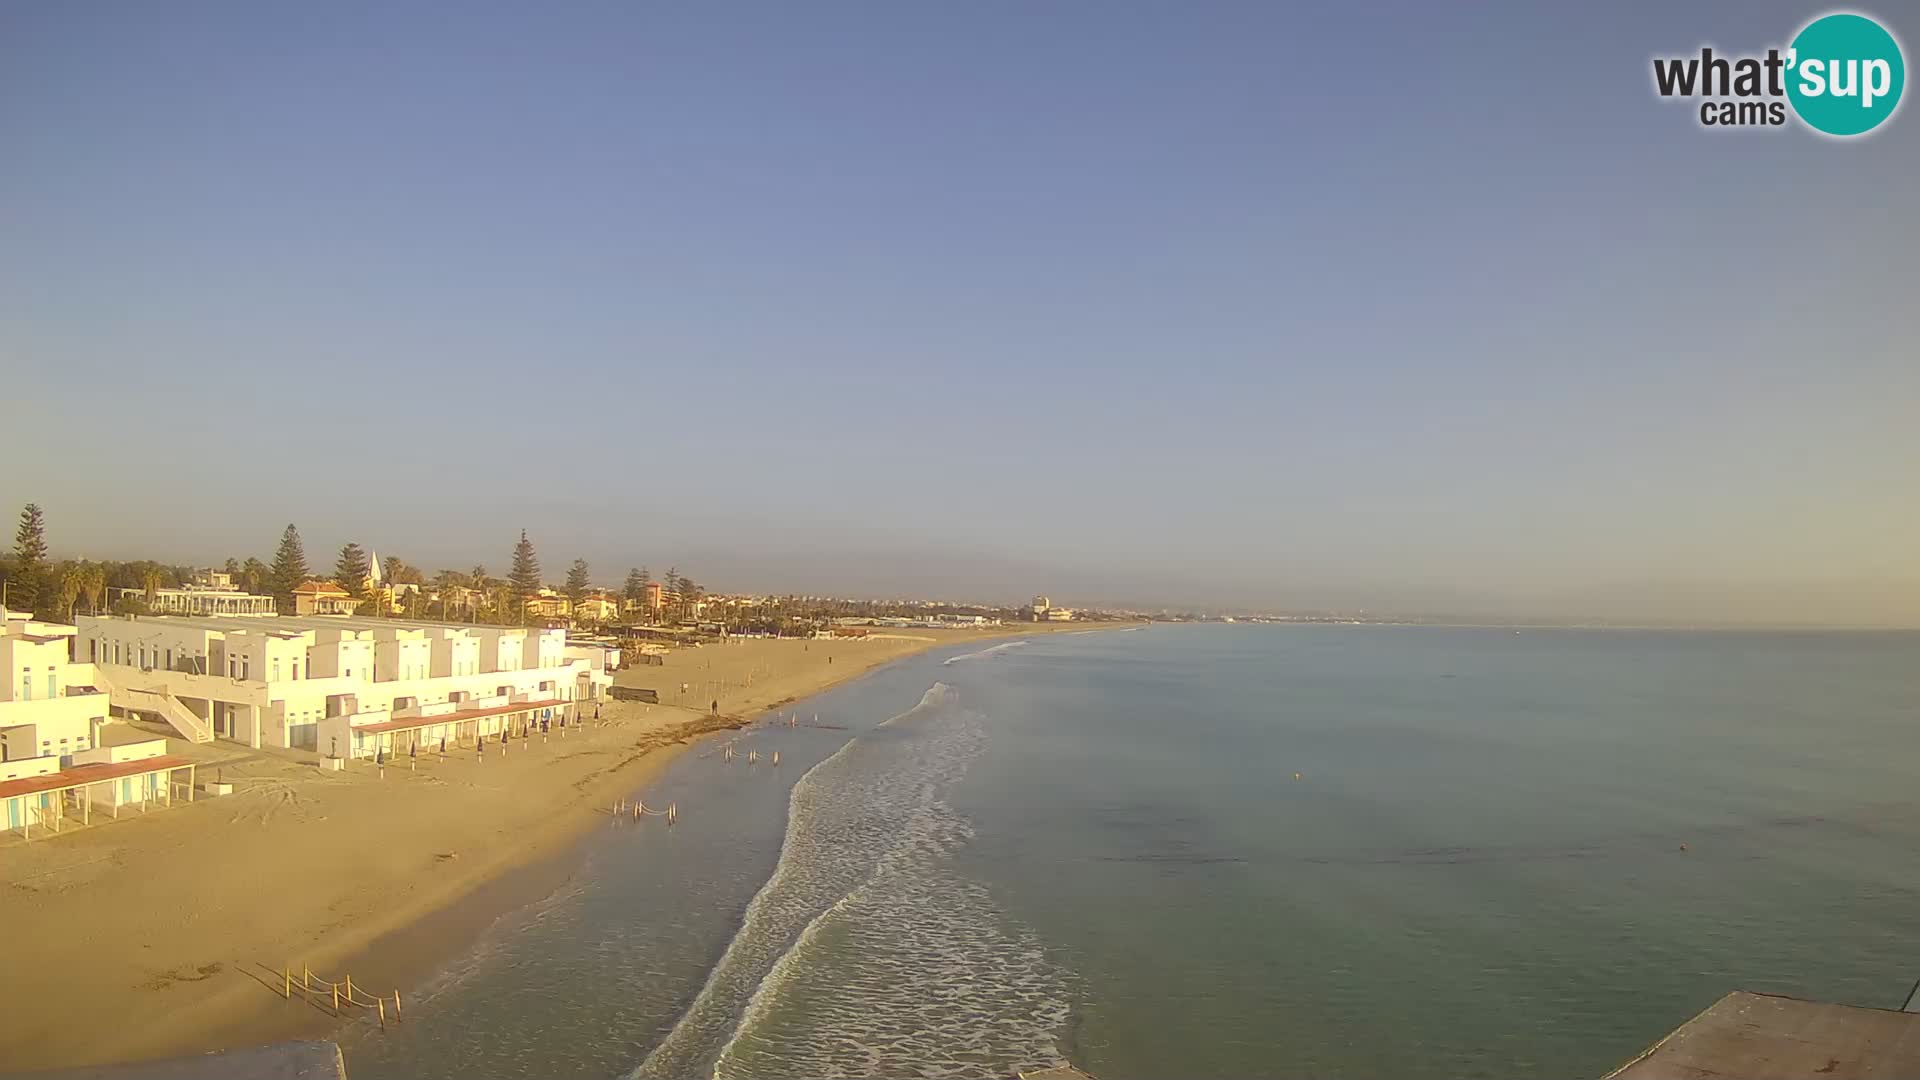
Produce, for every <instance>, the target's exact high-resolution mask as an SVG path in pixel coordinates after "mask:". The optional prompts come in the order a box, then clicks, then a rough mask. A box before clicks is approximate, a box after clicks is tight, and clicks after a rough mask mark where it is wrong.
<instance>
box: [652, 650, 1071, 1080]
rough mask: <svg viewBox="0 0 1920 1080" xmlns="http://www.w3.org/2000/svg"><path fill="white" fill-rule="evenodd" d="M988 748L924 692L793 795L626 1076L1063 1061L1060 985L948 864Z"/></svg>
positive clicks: (942, 695) (959, 1070)
mask: <svg viewBox="0 0 1920 1080" xmlns="http://www.w3.org/2000/svg"><path fill="white" fill-rule="evenodd" d="M985 744H986V732H985V729H984V726H983V725H982V723H981V718H980V717H979V716H978V715H977V714H974V713H969V712H967V711H966V710H964V709H961V708H960V707H959V704H958V700H957V695H956V694H955V692H954V691H953V689H952V688H950V687H948V686H947V685H945V684H944V683H935V684H934V686H933V687H932V688H931V689H929V690H928V691H927V693H926V695H925V696H924V697H923V698H922V699H921V701H920V704H919V705H917V706H915V707H914V708H913V709H912V710H910V711H908V712H906V713H903V714H901V715H900V716H896V717H894V718H893V719H891V720H888V721H887V722H886V723H884V724H882V725H880V726H879V727H878V728H876V729H875V730H874V731H872V732H870V733H867V734H864V735H862V736H860V737H859V738H856V739H854V740H852V741H850V742H849V743H848V744H847V745H846V746H844V747H842V748H841V749H840V750H839V751H838V752H836V753H835V754H833V755H832V756H831V757H829V758H827V759H826V760H825V761H822V762H821V763H820V764H819V765H816V766H815V767H814V768H813V769H811V770H809V771H808V773H807V774H806V775H805V776H803V777H802V778H801V779H800V781H799V782H798V783H797V784H795V785H794V789H793V794H792V796H791V798H790V800H789V803H788V815H787V833H786V838H785V840H784V841H783V843H782V846H781V850H780V859H779V863H778V864H777V865H776V867H775V869H774V872H773V876H772V877H770V878H769V879H768V880H767V883H766V884H765V885H763V886H762V887H761V889H760V891H759V893H758V894H757V895H755V896H754V898H753V901H752V902H751V903H750V904H749V905H748V906H747V913H746V917H745V919H744V920H743V921H742V924H741V927H740V930H739V932H738V933H736V934H735V935H734V937H733V940H732V941H731V942H729V943H728V945H727V949H726V952H725V954H724V955H723V956H722V957H721V959H720V962H719V964H717V965H716V966H715V967H714V969H713V971H712V972H711V973H710V974H709V976H708V979H707V983H706V985H705V986H704V987H703V988H702V989H701V991H700V994H699V996H698V997H697V998H696V999H695V1001H694V1003H693V1005H692V1006H691V1007H690V1008H688V1010H687V1011H686V1013H685V1014H684V1015H682V1016H681V1018H680V1020H679V1022H678V1023H676V1024H675V1025H674V1027H673V1029H672V1031H670V1032H669V1033H668V1035H667V1037H666V1039H664V1040H663V1041H662V1042H661V1043H660V1045H659V1046H658V1047H656V1048H655V1049H654V1051H653V1052H652V1053H651V1054H649V1055H648V1056H647V1058H646V1060H645V1061H644V1062H642V1063H641V1065H640V1067H639V1069H638V1070H636V1072H635V1073H634V1076H635V1077H636V1078H648V1077H683V1076H691V1075H696V1074H699V1073H701V1072H704V1071H706V1070H707V1069H708V1068H709V1067H711V1069H712V1074H713V1075H714V1076H715V1077H717V1078H722V1080H733V1078H736V1077H747V1076H781V1075H784V1076H922V1077H951V1076H959V1075H979V1074H981V1073H983V1072H987V1073H997V1074H999V1075H1007V1074H1010V1073H1012V1072H1013V1071H1015V1070H1018V1069H1030V1068H1036V1067H1041V1066H1045V1065H1050V1064H1057V1063H1059V1062H1061V1061H1062V1060H1064V1055H1063V1054H1062V1053H1061V1051H1060V1049H1059V1046H1058V1043H1057V1036H1058V1034H1059V1032H1060V1031H1061V1030H1062V1029H1063V1028H1064V1027H1065V1025H1066V1022H1067V1019H1068V1010H1069V1005H1068V992H1067V989H1066V986H1065V982H1064V976H1063V974H1062V973H1060V972H1058V971H1057V970H1056V969H1054V968H1053V967H1052V966H1051V965H1050V964H1049V963H1048V962H1047V960H1046V959H1045V957H1044V956H1043V954H1042V950H1041V947H1040V943H1039V941H1038V940H1037V939H1036V938H1034V936H1033V935H1032V934H1031V933H1030V932H1028V931H1025V930H1024V929H1021V928H1018V927H1013V926H1010V925H1009V923H1008V921H1007V920H1006V919H1005V918H1003V917H1002V915H1001V913H1000V912H999V911H998V910H997V909H996V908H995V907H994V905H993V902H992V899H991V897H990V896H989V894H988V893H987V891H986V890H985V889H984V888H983V887H981V886H980V885H978V884H977V883H974V882H971V881H969V880H967V879H965V878H964V877H963V876H962V875H960V874H958V873H956V872H955V871H954V870H953V868H952V866H951V855H952V853H953V852H954V851H956V850H957V849H958V848H960V847H961V846H962V845H964V844H965V843H966V842H967V840H968V839H969V838H970V836H971V835H972V829H971V826H970V825H969V823H968V822H967V820H966V818H965V817H964V816H962V815H960V814H959V813H957V812H956V811H954V810H953V808H952V807H950V806H948V805H947V804H946V803H945V802H944V801H943V799H942V795H943V793H944V792H945V790H946V789H947V788H948V787H949V786H950V785H952V784H953V783H954V782H955V781H957V780H958V779H959V778H960V777H961V776H962V775H964V774H965V772H966V769H967V766H968V765H969V764H970V763H971V762H972V761H973V760H974V759H975V758H976V757H978V756H979V754H980V752H981V751H982V749H984V747H985Z"/></svg>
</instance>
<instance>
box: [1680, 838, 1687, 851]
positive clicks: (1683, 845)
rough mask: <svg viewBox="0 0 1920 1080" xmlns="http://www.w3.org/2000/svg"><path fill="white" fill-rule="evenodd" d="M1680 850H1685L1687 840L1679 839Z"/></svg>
mask: <svg viewBox="0 0 1920 1080" xmlns="http://www.w3.org/2000/svg"><path fill="white" fill-rule="evenodd" d="M1680 850H1681V851H1685V850H1687V842H1686V841H1685V840H1682V841H1680Z"/></svg>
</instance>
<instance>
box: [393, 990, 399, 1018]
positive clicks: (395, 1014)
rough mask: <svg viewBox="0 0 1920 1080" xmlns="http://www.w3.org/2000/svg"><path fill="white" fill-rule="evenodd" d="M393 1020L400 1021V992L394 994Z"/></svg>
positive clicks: (396, 991)
mask: <svg viewBox="0 0 1920 1080" xmlns="http://www.w3.org/2000/svg"><path fill="white" fill-rule="evenodd" d="M393 1018H394V1019H395V1020H398V1019H400V991H398V990H395V991H394V992H393Z"/></svg>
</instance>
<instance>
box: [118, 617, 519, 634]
mask: <svg viewBox="0 0 1920 1080" xmlns="http://www.w3.org/2000/svg"><path fill="white" fill-rule="evenodd" d="M84 617H87V616H83V618H84ZM101 621H103V622H113V623H116V624H126V625H132V626H154V625H159V626H188V627H193V628H194V629H196V630H215V631H219V632H221V633H230V632H233V631H236V630H251V631H258V632H264V633H275V632H279V633H285V634H298V633H300V632H302V631H305V630H327V629H333V630H379V629H388V630H506V631H521V632H525V631H528V630H544V629H545V628H544V627H538V626H487V625H484V624H480V623H453V622H428V621H425V620H420V619H383V618H380V617H379V616H377V615H142V616H140V617H139V618H138V619H133V620H128V619H124V618H118V617H114V618H108V617H107V616H101Z"/></svg>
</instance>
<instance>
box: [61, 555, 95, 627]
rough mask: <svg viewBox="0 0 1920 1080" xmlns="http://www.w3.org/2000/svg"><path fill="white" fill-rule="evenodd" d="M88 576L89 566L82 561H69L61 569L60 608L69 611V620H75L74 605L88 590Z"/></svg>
mask: <svg viewBox="0 0 1920 1080" xmlns="http://www.w3.org/2000/svg"><path fill="white" fill-rule="evenodd" d="M87 576H88V575H87V568H86V567H85V566H83V565H81V564H80V563H68V564H67V565H66V566H65V567H63V568H62V569H61V571H60V610H61V611H64V612H66V613H67V621H68V622H72V621H73V607H74V605H75V604H76V603H78V602H79V600H80V594H81V593H82V592H85V591H86V588H87Z"/></svg>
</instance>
